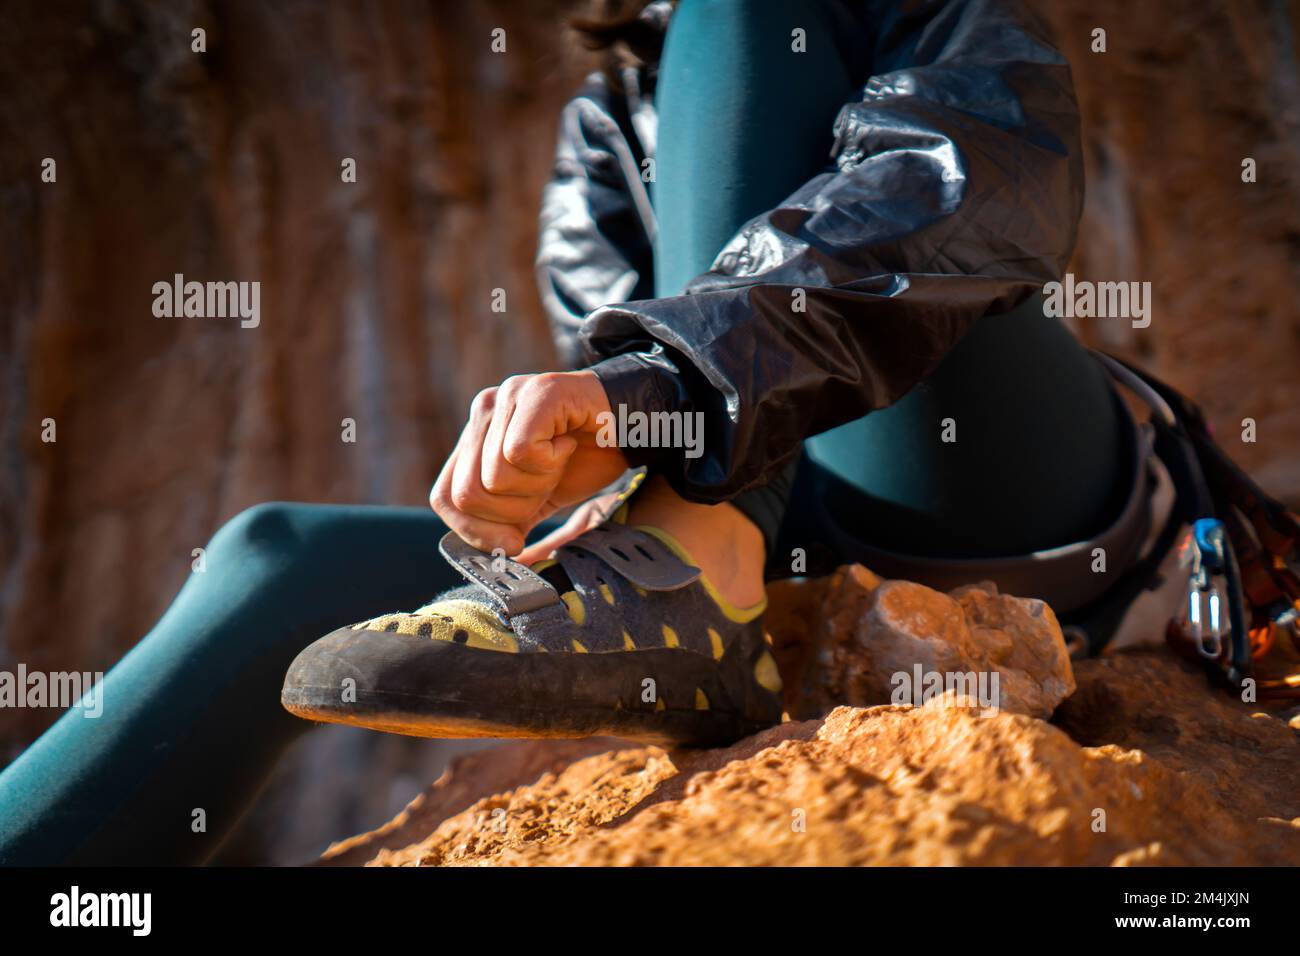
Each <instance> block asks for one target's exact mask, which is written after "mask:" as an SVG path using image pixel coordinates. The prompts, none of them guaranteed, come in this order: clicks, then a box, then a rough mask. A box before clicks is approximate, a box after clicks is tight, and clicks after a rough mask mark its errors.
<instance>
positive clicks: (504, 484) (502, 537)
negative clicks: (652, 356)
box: [429, 371, 627, 555]
mask: <svg viewBox="0 0 1300 956" xmlns="http://www.w3.org/2000/svg"><path fill="white" fill-rule="evenodd" d="M609 411H610V407H609V399H608V398H607V397H606V396H605V388H604V386H603V385H601V384H600V379H599V378H597V377H596V374H595V373H594V372H590V371H581V372H544V373H542V374H539V375H515V376H512V377H511V378H508V379H506V380H505V381H504V382H502V383H501V384H500V385H499V386H496V387H494V388H487V389H484V390H483V391H481V392H479V394H478V395H477V396H476V397H475V399H474V403H473V405H471V406H470V414H469V421H468V422H467V423H466V425H465V428H464V430H463V431H462V432H461V434H460V440H459V441H458V442H457V443H456V448H455V450H453V451H452V453H451V457H449V458H448V459H447V463H446V464H445V465H443V467H442V473H441V474H439V475H438V480H437V481H436V482H434V485H433V490H432V491H430V492H429V504H430V506H431V507H432V508H433V510H434V511H436V512H437V513H438V517H440V518H442V520H443V521H445V522H446V523H447V525H448V527H450V528H451V530H453V531H455V532H456V533H457V534H458V535H460V536H461V537H462V538H464V539H465V540H466V541H467V542H469V543H470V544H472V545H473V546H474V547H476V548H479V549H481V550H483V551H493V550H495V549H497V548H501V549H502V550H504V551H505V553H506V554H508V555H515V554H518V553H519V552H520V551H521V550H523V547H524V538H525V536H526V535H527V534H528V532H529V531H530V530H531V529H532V528H533V527H534V526H535V525H536V524H537V523H538V522H539V521H542V520H544V519H545V518H547V517H549V516H550V515H552V514H554V513H555V512H556V511H558V510H560V509H562V508H566V507H568V506H569V505H572V504H576V503H577V502H580V501H585V500H587V499H588V498H590V497H591V496H592V495H594V494H595V493H596V492H597V491H600V490H601V489H602V488H604V487H605V486H606V485H608V484H610V483H611V482H612V481H614V480H615V479H616V478H618V476H619V475H621V474H622V473H623V472H624V471H626V470H627V459H626V458H624V457H623V453H622V451H620V450H619V449H618V448H617V447H616V446H614V445H610V446H607V447H602V446H601V445H599V444H597V442H596V433H597V431H598V430H599V428H600V425H599V422H598V421H597V416H599V415H600V414H601V413H602V412H605V413H607V412H609Z"/></svg>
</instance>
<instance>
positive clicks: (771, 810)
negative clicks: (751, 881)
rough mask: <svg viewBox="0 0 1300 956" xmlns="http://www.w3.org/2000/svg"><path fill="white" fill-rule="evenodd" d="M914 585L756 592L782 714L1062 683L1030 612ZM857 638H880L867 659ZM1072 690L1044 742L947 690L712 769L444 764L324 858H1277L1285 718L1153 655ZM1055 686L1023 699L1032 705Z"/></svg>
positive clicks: (529, 746) (1283, 839) (1299, 858)
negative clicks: (890, 692) (967, 688)
mask: <svg viewBox="0 0 1300 956" xmlns="http://www.w3.org/2000/svg"><path fill="white" fill-rule="evenodd" d="M927 590H928V589H923V588H918V586H915V585H904V583H903V582H885V583H882V582H880V581H879V579H877V578H875V576H874V575H872V574H871V573H870V572H869V571H866V570H865V569H862V568H845V569H841V571H840V572H839V573H838V574H837V575H836V576H835V577H834V578H831V579H827V580H825V581H821V582H813V583H811V584H810V585H809V586H806V587H805V586H802V585H786V586H782V587H780V588H774V589H773V610H772V614H771V617H770V619H769V625H770V626H772V628H773V632H774V633H773V644H774V647H775V649H776V652H777V656H778V657H779V658H780V659H781V663H782V666H783V669H785V671H786V675H787V678H792V677H793V676H794V670H797V669H800V668H805V669H807V673H806V674H805V675H804V678H805V683H807V684H810V685H811V686H812V687H813V688H814V689H815V693H814V694H813V695H812V696H810V697H808V698H805V699H803V700H802V701H800V700H799V699H798V697H797V696H796V697H795V698H792V700H793V702H794V703H795V704H800V703H802V705H803V706H804V707H806V708H810V709H815V708H816V707H817V706H820V702H821V700H823V699H824V698H823V697H820V696H817V695H818V694H825V693H827V692H828V691H827V688H831V687H840V688H847V692H848V693H853V694H865V693H866V692H867V691H866V690H864V688H870V687H871V686H874V685H872V684H871V680H870V679H868V678H867V676H865V675H871V674H875V673H878V672H880V671H881V667H880V666H879V664H878V663H872V662H871V661H870V660H869V658H870V657H871V655H872V654H875V653H880V654H882V655H885V656H887V657H891V659H893V660H894V661H895V662H897V661H901V660H903V659H904V658H903V655H905V654H907V653H910V652H913V651H915V652H917V653H925V654H929V655H930V657H929V658H928V660H930V661H931V662H934V663H939V664H942V663H947V662H950V661H952V660H957V661H961V660H963V659H964V658H962V657H961V654H962V653H974V651H972V648H973V649H974V650H975V651H978V652H980V653H983V654H984V655H985V657H986V659H987V660H988V661H990V662H992V663H993V665H994V666H996V667H999V668H1005V669H1006V670H1007V671H1008V672H1009V673H1013V674H1014V675H1020V677H1018V678H1017V679H1021V677H1022V678H1023V680H1024V681H1029V680H1030V676H1029V675H1032V674H1039V675H1043V677H1044V679H1045V681H1047V682H1051V681H1053V680H1059V681H1064V680H1065V677H1064V676H1062V674H1063V675H1071V671H1070V669H1069V667H1068V666H1067V667H1065V668H1064V670H1063V671H1062V670H1061V669H1059V668H1058V667H1057V666H1056V664H1055V661H1056V658H1055V651H1051V650H1050V648H1052V647H1053V646H1054V643H1053V642H1052V641H1050V640H1045V639H1044V635H1045V634H1049V633H1050V632H1051V630H1052V629H1053V628H1054V627H1055V622H1054V619H1052V618H1051V617H1050V611H1045V612H1040V611H1038V610H1037V609H1036V608H1034V606H1033V605H1034V604H1036V603H1037V602H1027V601H1018V600H1017V599H1015V598H1009V597H1006V596H1004V595H997V594H995V593H993V592H992V591H991V590H989V589H986V588H984V587H975V588H964V589H961V590H960V591H958V592H954V594H953V595H942V594H938V593H937V592H933V591H929V592H928V593H925V592H926V591H927ZM801 628H802V629H801ZM824 628H829V629H830V630H828V631H826V632H825V633H819V632H821V631H822V629H824ZM836 628H838V629H839V630H838V631H836V630H834V629H836ZM859 632H861V633H863V634H865V633H873V634H876V635H882V637H881V641H880V645H879V646H875V645H872V644H871V643H869V642H865V641H862V640H859V639H858V637H857V636H856V635H858V634H859ZM837 633H838V634H840V635H844V638H843V639H842V640H838V641H831V640H830V637H833V636H834V635H835V634H837ZM927 635H930V638H929V639H927ZM1056 637H1057V639H1058V640H1059V632H1058V633H1057V635H1056ZM819 640H820V641H821V642H822V643H821V645H820V649H818V641H819ZM954 648H957V649H962V648H964V650H954ZM1031 648H1036V650H1031ZM1062 650H1063V648H1062ZM819 667H827V668H829V671H828V673H825V674H821V673H819V671H818V668H819ZM1074 675H1076V676H1070V678H1069V679H1070V685H1069V686H1070V688H1071V689H1072V690H1073V688H1074V686H1075V685H1074V681H1075V680H1076V679H1077V682H1078V683H1077V687H1078V689H1077V692H1075V693H1074V694H1073V696H1072V697H1070V698H1069V699H1067V700H1066V701H1065V703H1064V704H1062V705H1061V706H1060V707H1059V708H1058V709H1057V713H1056V716H1055V717H1054V722H1053V723H1049V722H1046V721H1044V720H1041V719H1037V718H1035V717H1032V716H1029V715H1028V714H1024V713H1014V712H1012V711H1011V710H1010V709H1008V708H1004V709H1002V710H1001V711H999V712H996V713H993V714H988V713H987V712H985V711H984V710H982V709H980V708H978V707H973V706H969V705H964V704H963V702H961V701H959V700H955V699H953V697H952V696H951V695H949V696H946V697H944V698H940V699H937V700H933V701H931V702H929V703H927V704H926V705H924V706H920V707H913V706H901V705H878V706H860V707H854V706H839V707H835V708H834V709H833V710H831V711H830V713H829V714H828V715H826V716H825V717H824V718H821V719H813V720H804V721H795V722H787V723H785V724H782V725H780V726H777V727H773V728H771V729H769V730H767V731H765V732H763V733H761V734H758V735H756V736H754V737H751V738H748V739H746V740H743V741H740V742H739V743H737V744H735V745H734V746H732V747H728V748H725V749H718V750H706V751H691V750H676V751H671V752H670V751H665V750H662V749H660V748H657V747H638V746H629V745H622V746H618V745H611V744H610V743H609V742H600V741H583V742H578V743H575V742H572V741H530V742H525V743H518V744H513V745H509V746H507V747H503V748H501V749H500V750H498V751H495V752H493V753H491V754H475V755H473V756H472V757H470V758H467V759H466V760H465V761H463V762H458V763H457V764H456V765H454V766H453V768H452V770H451V771H449V772H448V774H447V775H445V776H444V777H443V779H441V780H439V781H438V782H437V783H436V784H434V786H433V787H431V788H430V790H429V792H428V793H426V794H425V795H424V796H422V797H421V798H420V799H419V800H417V801H416V802H415V803H414V804H412V806H411V807H410V808H408V811H407V813H405V814H403V815H402V816H401V817H399V818H398V819H397V820H395V821H394V822H393V823H392V824H390V825H389V826H387V827H385V828H382V829H381V830H379V831H376V832H375V833H372V834H363V835H361V836H358V837H355V838H353V839H352V840H350V841H347V843H346V844H343V845H340V846H338V847H336V848H335V849H334V850H333V851H331V857H332V859H331V860H330V862H336V863H358V862H363V861H364V862H369V863H370V864H372V865H391V866H432V865H574V864H578V865H863V864H869V865H950V864H951V865H958V864H959V865H990V864H994V865H1006V864H1021V865H1047V864H1065V865H1206V864H1226V865H1243V864H1264V865H1295V864H1297V863H1300V792H1298V791H1297V788H1296V786H1295V783H1296V780H1297V777H1298V774H1297V769H1298V768H1300V738H1298V736H1297V730H1296V728H1293V727H1292V726H1289V725H1288V720H1290V719H1291V718H1292V717H1293V716H1294V715H1293V714H1292V713H1291V712H1290V711H1287V710H1283V709H1275V710H1274V711H1273V712H1271V713H1270V712H1265V711H1264V710H1262V709H1260V708H1259V707H1257V706H1255V705H1247V704H1242V703H1241V702H1239V701H1238V700H1236V699H1235V698H1233V697H1231V696H1228V695H1226V694H1224V693H1223V692H1221V691H1219V690H1216V689H1212V688H1211V687H1209V686H1208V684H1207V682H1206V679H1205V677H1204V675H1203V674H1202V673H1201V672H1200V671H1199V670H1198V669H1197V668H1195V667H1193V666H1191V665H1189V664H1187V663H1185V662H1183V661H1181V660H1179V659H1177V658H1176V657H1174V656H1173V655H1172V654H1171V653H1169V652H1168V651H1166V650H1163V649H1161V650H1158V651H1154V652H1149V651H1148V652H1140V653H1132V654H1124V655H1117V656H1114V657H1110V658H1104V659H1100V660H1089V661H1083V662H1080V663H1077V664H1076V667H1075V671H1074ZM837 681H838V683H837ZM788 682H789V681H788ZM1059 690H1060V689H1059V688H1058V689H1056V690H1052V691H1050V692H1041V693H1042V694H1044V695H1045V696H1043V697H1041V699H1040V704H1041V702H1042V701H1045V700H1050V699H1051V698H1052V697H1054V696H1055V695H1056V694H1057V693H1058V692H1059ZM1016 692H1017V693H1018V694H1021V695H1022V698H1023V699H1025V700H1033V699H1034V695H1033V692H1032V689H1028V688H1024V687H1019V686H1018V689H1017V691H1016ZM1293 709H1294V708H1293ZM1293 722H1294V721H1293ZM607 748H608V749H607ZM476 788H477V790H478V797H477V798H474V796H473V792H474V790H475V789H476Z"/></svg>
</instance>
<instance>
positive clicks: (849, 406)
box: [581, 0, 1083, 502]
mask: <svg viewBox="0 0 1300 956" xmlns="http://www.w3.org/2000/svg"><path fill="white" fill-rule="evenodd" d="M876 6H879V7H881V9H880V10H879V11H875V10H873V11H871V12H870V13H869V16H868V19H867V20H866V22H867V23H869V24H871V25H873V27H874V39H873V43H872V46H873V48H874V61H873V63H872V64H871V66H870V70H871V71H872V74H873V75H872V77H871V79H870V80H869V82H868V83H867V84H866V87H865V89H864V91H863V93H862V95H861V97H860V98H859V99H856V100H855V101H854V102H850V103H848V104H847V105H845V106H844V107H843V108H842V109H841V111H840V114H839V116H838V117H837V119H836V121H835V130H834V132H835V145H834V148H833V151H832V157H833V159H834V166H833V167H832V171H828V172H826V173H823V174H821V175H819V176H817V177H816V178H814V179H813V180H812V181H811V182H809V183H807V184H806V185H804V186H803V187H802V188H801V189H799V190H798V191H797V192H795V193H794V194H793V195H792V196H790V197H789V198H788V199H787V200H786V201H785V202H783V203H782V204H781V205H780V206H779V207H778V208H776V209H773V210H771V211H770V212H768V213H766V214H764V215H762V216H759V217H757V218H756V219H754V220H752V221H751V222H749V223H748V224H747V225H745V226H744V227H743V228H742V229H741V231H740V232H739V233H738V234H737V235H736V236H735V237H734V238H733V239H732V240H731V242H730V243H729V244H728V245H727V246H726V247H725V248H724V249H723V251H722V253H721V254H720V255H719V256H718V258H717V260H716V261H715V263H714V265H713V267H712V269H711V270H710V271H709V272H708V273H706V274H704V275H703V276H700V277H699V278H697V279H696V280H694V281H693V282H692V283H691V284H690V285H689V286H688V287H687V289H686V294H684V295H681V296H675V297H671V298H662V299H654V300H647V301H638V302H629V303H625V304H623V305H618V306H606V307H604V308H601V309H598V310H596V311H595V312H594V313H592V314H591V315H590V316H588V318H587V320H586V321H585V322H584V323H583V327H582V330H581V335H582V339H583V341H584V344H585V346H586V348H587V350H588V354H587V357H588V360H589V361H590V362H593V363H595V364H594V365H593V368H594V370H595V372H596V374H597V375H599V376H600V378H601V380H602V382H603V384H604V385H605V388H606V391H607V393H608V394H609V398H610V401H611V403H612V404H613V405H614V406H615V408H617V407H618V406H619V405H620V404H622V405H626V406H627V407H628V408H629V409H630V410H631V409H639V410H643V411H647V412H661V411H669V412H673V411H679V412H702V413H703V422H704V426H705V432H704V443H703V449H702V450H703V453H702V455H700V456H699V457H695V458H687V457H685V456H684V455H683V454H682V453H681V452H680V451H671V450H670V451H665V450H662V449H660V450H654V449H640V450H634V449H628V450H626V451H627V452H628V456H629V458H631V459H632V460H633V463H634V464H649V465H652V466H654V467H655V468H657V469H659V470H660V471H662V472H663V473H664V474H665V475H666V476H667V477H668V479H669V481H670V482H671V483H672V484H673V485H674V487H675V488H676V489H677V490H678V492H679V493H681V494H683V495H684V496H685V497H687V498H691V499H693V500H698V501H710V502H713V501H722V500H727V499H730V498H732V497H734V496H735V495H736V494H738V493H740V492H741V491H744V490H746V489H748V488H751V487H754V486H756V485H758V484H761V483H763V481H764V477H765V475H767V474H770V473H773V472H774V471H776V470H777V469H779V468H781V467H782V466H783V465H785V464H786V463H787V462H788V461H789V460H790V459H791V458H792V457H793V456H794V455H795V454H796V453H797V451H798V448H799V445H800V443H801V442H802V441H803V439H804V438H806V437H809V436H811V435H814V434H817V433H818V432H821V431H825V430H827V429H829V428H833V427H834V426H836V425H840V424H843V423H844V422H847V421H851V420H852V419H854V418H858V417H861V416H862V415H865V414H867V413H869V412H871V411H873V410H875V409H879V408H883V407H885V406H888V405H889V404H891V403H892V402H894V401H896V400H897V399H899V398H900V397H902V396H903V395H904V394H905V393H906V392H907V391H908V390H909V389H911V388H912V387H913V386H914V385H916V384H917V383H918V382H920V381H922V380H923V379H925V378H926V376H928V375H929V374H930V373H931V371H932V370H933V369H934V368H935V367H936V366H937V365H938V363H939V362H940V360H941V359H942V358H943V357H944V356H945V355H946V354H947V353H948V351H949V350H950V349H951V348H952V347H953V346H954V345H955V344H956V343H957V341H958V340H959V339H960V338H961V336H962V335H963V334H964V333H965V331H966V330H967V329H968V328H970V326H971V325H972V324H973V323H974V322H975V321H976V320H977V319H979V318H980V317H981V316H983V315H985V314H986V313H993V314H998V313H1001V312H1006V311H1010V310H1011V309H1012V308H1013V307H1015V306H1016V305H1017V304H1019V303H1020V302H1022V301H1023V300H1025V299H1026V298H1027V297H1028V296H1029V295H1030V294H1032V292H1033V291H1034V290H1035V289H1038V288H1041V287H1042V285H1043V284H1044V283H1045V282H1048V281H1051V280H1052V279H1054V278H1056V277H1057V276H1059V274H1060V272H1061V270H1063V269H1064V267H1065V264H1066V262H1067V260H1068V258H1069V255H1070V252H1071V250H1072V249H1073V246H1074V241H1075V235H1076V230H1077V226H1078V220H1079V214H1080V209H1081V205H1082V194H1083V173H1082V161H1081V157H1080V155H1079V119H1078V110H1077V106H1076V102H1075V98H1074V92H1073V87H1072V83H1071V80H1070V71H1069V66H1068V64H1067V63H1066V61H1065V59H1064V58H1063V57H1062V55H1061V54H1060V53H1059V52H1058V51H1057V50H1056V49H1055V47H1054V46H1053V44H1052V42H1051V40H1050V39H1049V36H1048V34H1047V32H1046V29H1045V28H1044V27H1043V26H1042V25H1041V24H1040V22H1039V21H1038V20H1037V19H1036V18H1034V17H1032V16H1031V15H1029V14H1028V13H1027V12H1026V11H1024V10H1023V9H1022V8H1021V7H1020V6H1019V4H1018V3H1015V2H1012V0H950V2H919V3H918V2H900V3H888V4H883V3H882V4H877V5H876Z"/></svg>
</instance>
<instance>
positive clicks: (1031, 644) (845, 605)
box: [768, 565, 1074, 718]
mask: <svg viewBox="0 0 1300 956" xmlns="http://www.w3.org/2000/svg"><path fill="white" fill-rule="evenodd" d="M803 589H812V591H813V594H812V597H813V600H812V601H808V600H805V599H802V598H800V597H796V596H795V594H796V593H797V592H799V591H800V590H803ZM770 590H771V593H772V599H773V601H774V602H781V603H785V602H792V603H794V604H795V605H797V606H798V607H799V611H798V613H797V614H796V615H794V616H790V615H789V614H786V615H783V616H781V617H780V618H779V619H776V616H775V615H774V620H773V621H772V622H769V625H768V626H769V629H770V630H772V631H773V632H774V637H773V640H774V643H776V644H777V645H778V646H780V647H782V648H786V647H799V648H801V651H802V654H803V655H804V660H803V661H802V662H801V663H800V664H798V665H796V667H797V670H796V671H795V673H797V674H799V675H801V676H799V677H796V678H795V679H794V680H793V681H792V684H793V691H794V692H793V693H787V695H786V706H787V709H788V710H789V711H790V712H791V713H793V714H796V715H798V716H801V717H812V716H820V715H822V714H824V713H826V712H827V711H829V710H830V709H831V708H832V707H834V706H836V705H837V704H851V705H855V706H863V705H871V704H886V703H903V702H915V703H920V702H921V701H922V700H923V699H924V696H923V695H922V694H923V691H924V689H925V688H924V680H922V681H921V682H919V683H918V681H917V680H916V679H914V676H913V675H914V674H915V673H916V668H920V672H921V674H922V675H929V674H936V675H942V676H943V677H944V678H945V680H944V684H945V686H951V685H952V683H953V676H955V675H969V677H970V679H971V683H970V684H966V685H964V686H966V687H968V688H969V689H970V691H971V693H972V695H973V694H974V690H975V684H978V685H979V686H980V687H982V688H984V694H983V696H981V697H980V700H981V702H982V703H985V704H987V703H988V702H990V701H997V702H999V704H1000V706H1001V708H1002V709H1003V710H1007V711H1010V712H1012V713H1019V714H1029V715H1031V716H1035V717H1043V718H1046V717H1050V716H1051V714H1052V711H1054V710H1055V709H1056V705H1057V704H1059V703H1060V702H1061V701H1062V700H1064V699H1065V698H1066V697H1067V696H1068V695H1069V694H1070V693H1072V692H1073V690H1074V676H1073V674H1072V673H1071V671H1070V659H1069V654H1068V653H1067V652H1066V649H1065V642H1064V640H1063V639H1062V637H1061V628H1060V625H1058V624H1057V622H1056V616H1055V615H1054V614H1053V613H1052V610H1051V608H1049V607H1048V606H1047V605H1046V604H1044V603H1043V602H1042V601H1035V600H1029V599H1025V598H1018V597H1012V596H1010V595H1005V594H998V593H997V591H996V588H995V587H994V586H993V585H992V584H989V585H981V586H969V587H965V588H960V589H958V590H956V591H953V592H952V594H951V595H947V594H941V593H940V592H938V591H934V590H932V589H930V588H928V587H925V586H924V585H920V584H914V583H912V582H910V581H885V582H883V583H882V582H881V581H880V580H879V579H878V578H877V577H876V576H875V575H874V574H872V573H871V572H870V571H868V570H867V569H865V568H863V567H861V566H860V565H855V566H852V567H848V568H843V569H841V570H840V571H839V572H837V573H836V574H834V575H833V576H831V577H830V578H829V579H827V580H824V581H818V582H815V583H804V582H799V583H795V582H788V583H784V584H781V585H778V586H776V587H774V588H772V589H770ZM810 604H812V605H813V606H809V605H810ZM792 630H793V633H791V631H792ZM992 675H996V684H995V683H993V681H992V680H991V678H992ZM918 687H919V688H920V690H919V691H918V689H917V688H918ZM896 692H898V693H904V692H905V695H904V696H898V693H896Z"/></svg>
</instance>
